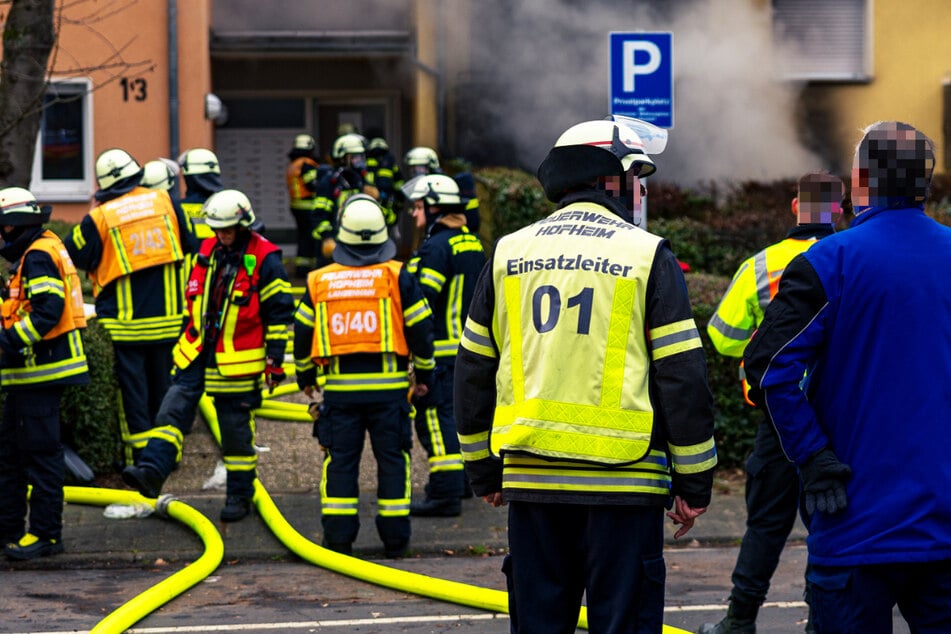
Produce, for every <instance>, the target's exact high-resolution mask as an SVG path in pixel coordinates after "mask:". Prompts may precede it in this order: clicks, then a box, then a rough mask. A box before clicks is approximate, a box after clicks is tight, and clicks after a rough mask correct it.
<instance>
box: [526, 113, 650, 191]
mask: <svg viewBox="0 0 951 634" xmlns="http://www.w3.org/2000/svg"><path fill="white" fill-rule="evenodd" d="M656 169H657V168H656V166H655V165H654V161H652V160H651V158H650V157H649V156H647V154H645V153H644V143H643V142H642V141H641V138H640V137H639V136H638V135H637V133H636V132H635V131H634V130H633V129H632V128H630V127H629V126H627V125H625V124H624V123H623V122H620V121H603V120H602V121H584V122H582V123H578V124H576V125H573V126H571V127H570V128H568V129H567V130H565V131H564V132H563V133H562V134H561V136H560V137H558V140H557V141H555V145H554V146H553V147H552V149H551V151H550V152H549V153H548V156H546V157H545V160H544V161H542V164H541V165H540V166H539V167H538V173H537V177H538V180H539V181H540V182H541V184H542V187H543V188H544V189H545V195H546V196H547V197H548V199H549V200H550V201H552V202H558V201H559V200H561V198H562V196H564V195H565V193H567V192H568V191H570V190H572V189H577V188H579V187H587V186H589V185H590V184H591V183H593V182H595V181H596V180H597V179H598V178H601V177H605V176H621V177H623V176H624V175H625V174H626V173H627V172H629V171H631V170H637V171H636V172H635V175H637V176H638V177H644V176H649V175H650V174H653V173H654V172H655V171H656Z"/></svg>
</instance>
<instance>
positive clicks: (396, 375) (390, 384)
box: [324, 372, 409, 392]
mask: <svg viewBox="0 0 951 634" xmlns="http://www.w3.org/2000/svg"><path fill="white" fill-rule="evenodd" d="M408 387H409V376H408V375H407V374H406V372H370V373H361V374H330V375H328V376H327V384H326V385H325V386H324V389H325V390H327V391H328V392H359V391H362V390H370V391H378V390H394V389H397V388H408Z"/></svg>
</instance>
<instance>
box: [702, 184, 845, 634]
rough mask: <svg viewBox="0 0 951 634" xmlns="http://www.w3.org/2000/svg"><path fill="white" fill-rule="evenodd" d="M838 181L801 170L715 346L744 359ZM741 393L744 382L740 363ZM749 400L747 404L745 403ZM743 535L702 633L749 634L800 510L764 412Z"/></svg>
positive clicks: (824, 227)
mask: <svg viewBox="0 0 951 634" xmlns="http://www.w3.org/2000/svg"><path fill="white" fill-rule="evenodd" d="M844 195H845V187H844V185H843V184H842V181H841V180H839V179H838V178H837V177H835V176H832V175H830V174H821V173H814V174H806V175H805V176H803V177H802V178H800V179H799V190H798V195H797V196H796V197H795V198H793V200H792V213H793V215H794V217H795V218H796V223H797V224H796V226H795V227H793V228H792V229H790V230H789V233H787V234H786V238H785V239H784V240H781V241H779V242H777V243H776V244H773V245H770V246H768V247H766V248H765V249H763V250H762V251H760V252H759V253H757V254H756V255H754V256H752V257H750V258H749V259H747V260H746V261H744V262H743V263H742V264H741V265H740V268H739V269H737V271H736V274H735V275H734V276H733V281H732V282H731V283H730V286H729V288H727V290H726V293H725V294H724V295H723V299H721V300H720V304H719V306H717V310H716V312H715V313H714V314H713V317H712V318H711V319H710V323H708V324H707V334H709V335H710V341H711V342H712V343H713V346H714V347H715V348H716V349H717V351H718V352H719V353H720V354H722V355H726V356H729V357H737V358H742V357H743V351H744V350H745V349H746V344H747V343H749V341H750V338H751V337H752V336H753V332H754V331H755V330H756V328H758V327H759V325H760V323H761V322H762V321H763V313H764V311H765V310H766V307H767V306H768V305H769V303H770V301H771V300H772V299H773V297H774V296H775V295H776V292H777V291H778V290H779V283H780V279H781V278H782V275H783V271H784V270H785V268H786V265H787V264H789V262H790V261H792V259H793V258H794V257H796V256H797V255H799V254H800V253H802V252H804V251H806V249H808V248H809V247H811V246H812V245H813V244H815V242H816V240H819V239H821V238H824V237H826V236H829V235H832V233H833V232H834V231H835V224H836V222H837V221H838V219H839V216H840V215H841V213H842V202H843V196H844ZM740 381H741V383H742V386H743V397H744V398H745V399H746V401H747V402H748V403H749V399H748V398H747V392H748V387H749V386H748V385H747V383H746V377H745V375H744V373H743V365H742V362H741V363H740ZM750 405H752V403H750ZM746 474H747V475H746V511H747V517H746V535H745V536H744V538H743V542H742V545H741V546H740V552H739V555H738V556H737V560H736V566H735V567H734V569H733V590H732V592H731V594H730V606H729V608H728V611H727V615H726V617H724V618H723V620H722V621H720V622H719V623H717V624H704V625H703V626H702V627H701V629H700V632H701V633H703V634H733V633H737V634H743V633H746V632H754V631H755V629H756V615H757V612H758V611H759V606H760V605H762V603H763V601H765V600H766V593H767V591H768V590H769V580H770V578H772V576H773V573H774V572H775V570H776V566H777V565H778V564H779V557H780V555H781V554H782V552H783V547H784V546H785V544H786V538H788V537H789V533H790V531H791V530H792V527H793V524H794V523H795V521H796V513H797V511H798V508H799V476H798V474H797V472H796V466H795V465H794V464H793V463H792V462H790V461H789V460H788V459H787V458H786V456H785V454H784V453H783V450H782V448H781V447H780V445H779V438H778V437H777V435H776V431H775V429H774V428H773V425H772V423H771V422H770V421H769V420H768V418H767V417H766V416H765V415H764V417H763V419H762V420H761V421H760V423H759V427H758V428H757V432H756V440H755V441H754V445H753V452H752V453H751V454H750V456H749V458H748V459H747V463H746Z"/></svg>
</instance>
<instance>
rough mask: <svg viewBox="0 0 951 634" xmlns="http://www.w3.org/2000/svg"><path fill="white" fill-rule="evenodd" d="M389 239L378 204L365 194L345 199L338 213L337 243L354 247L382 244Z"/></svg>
mask: <svg viewBox="0 0 951 634" xmlns="http://www.w3.org/2000/svg"><path fill="white" fill-rule="evenodd" d="M388 238H389V234H388V233H387V230H386V220H385V219H384V217H383V210H382V209H381V208H380V204H379V203H378V202H377V201H376V200H375V199H374V198H373V197H372V196H367V195H365V194H356V195H354V196H351V197H350V198H348V199H347V201H346V202H345V203H344V205H343V209H341V211H340V229H339V230H338V231H337V242H342V243H344V244H350V245H355V246H360V245H372V244H383V243H384V242H386V240H387V239H388Z"/></svg>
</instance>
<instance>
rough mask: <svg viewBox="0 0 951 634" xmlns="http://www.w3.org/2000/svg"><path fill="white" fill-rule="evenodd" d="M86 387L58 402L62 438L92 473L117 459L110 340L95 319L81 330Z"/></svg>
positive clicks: (116, 406) (115, 390)
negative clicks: (61, 422) (86, 366)
mask: <svg viewBox="0 0 951 634" xmlns="http://www.w3.org/2000/svg"><path fill="white" fill-rule="evenodd" d="M83 345H84V347H85V349H86V359H87V362H88V363H89V377H90V385H82V386H72V387H69V388H67V389H66V392H65V393H64V394H63V401H62V420H63V438H64V440H65V441H66V442H68V443H70V445H72V446H73V447H75V449H76V453H78V454H79V456H80V457H81V458H82V459H83V461H84V462H86V464H88V465H89V466H90V468H92V470H93V471H95V472H96V473H104V472H107V471H109V470H111V469H112V468H113V464H114V463H115V461H116V459H118V458H119V456H120V455H121V454H120V451H121V442H120V439H119V420H118V411H119V401H118V389H119V386H118V384H117V383H116V376H115V372H114V371H113V365H114V356H113V349H112V341H110V339H109V337H108V335H107V334H106V331H105V330H104V329H103V328H102V326H101V325H100V324H99V322H98V321H97V320H96V319H90V320H89V322H88V324H87V326H86V329H85V330H84V331H83Z"/></svg>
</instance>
